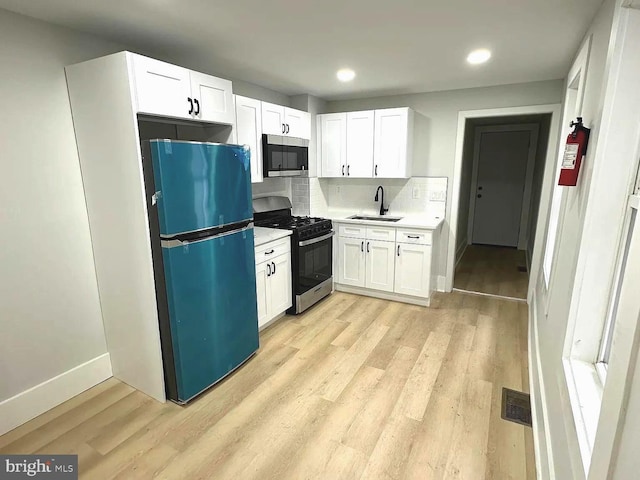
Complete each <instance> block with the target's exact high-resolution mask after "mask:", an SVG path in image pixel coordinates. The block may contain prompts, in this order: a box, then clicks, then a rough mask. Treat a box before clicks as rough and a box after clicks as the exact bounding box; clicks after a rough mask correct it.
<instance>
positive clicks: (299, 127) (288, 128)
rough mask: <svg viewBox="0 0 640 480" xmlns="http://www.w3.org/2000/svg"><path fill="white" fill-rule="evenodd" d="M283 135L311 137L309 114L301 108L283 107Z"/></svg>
mask: <svg viewBox="0 0 640 480" xmlns="http://www.w3.org/2000/svg"><path fill="white" fill-rule="evenodd" d="M284 124H285V135H287V136H289V137H298V138H306V139H307V140H309V139H310V138H311V116H310V115H309V114H308V113H307V112H303V111H302V110H295V109H293V108H288V107H285V109H284Z"/></svg>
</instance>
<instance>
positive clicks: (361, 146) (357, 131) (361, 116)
mask: <svg viewBox="0 0 640 480" xmlns="http://www.w3.org/2000/svg"><path fill="white" fill-rule="evenodd" d="M374 117H375V114H374V112H373V110H369V111H366V112H349V113H347V159H346V162H347V176H350V177H361V178H371V177H373V121H374Z"/></svg>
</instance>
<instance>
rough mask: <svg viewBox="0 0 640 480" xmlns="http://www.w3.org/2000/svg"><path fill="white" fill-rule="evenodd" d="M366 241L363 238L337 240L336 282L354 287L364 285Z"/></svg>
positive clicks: (341, 238)
mask: <svg viewBox="0 0 640 480" xmlns="http://www.w3.org/2000/svg"><path fill="white" fill-rule="evenodd" d="M365 243H366V240H364V239H363V238H343V237H340V238H339V239H338V282H339V283H343V284H345V285H352V286H354V287H364V285H365V251H364V245H365Z"/></svg>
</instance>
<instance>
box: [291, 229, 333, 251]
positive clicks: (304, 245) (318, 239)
mask: <svg viewBox="0 0 640 480" xmlns="http://www.w3.org/2000/svg"><path fill="white" fill-rule="evenodd" d="M335 234H336V232H334V231H333V230H331V231H330V232H329V233H327V234H326V235H322V236H321V237H316V238H312V239H310V240H305V241H303V242H298V246H300V247H306V246H307V245H313V244H314V243H318V242H322V241H323V240H326V239H327V238H331V237H333V236H334V235H335Z"/></svg>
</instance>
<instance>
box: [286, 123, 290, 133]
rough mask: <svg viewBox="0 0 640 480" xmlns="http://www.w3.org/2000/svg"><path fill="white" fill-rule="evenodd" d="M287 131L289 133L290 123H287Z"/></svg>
mask: <svg viewBox="0 0 640 480" xmlns="http://www.w3.org/2000/svg"><path fill="white" fill-rule="evenodd" d="M285 133H289V124H288V123H287V131H286V132H285Z"/></svg>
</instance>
